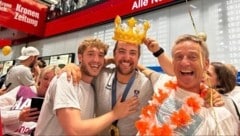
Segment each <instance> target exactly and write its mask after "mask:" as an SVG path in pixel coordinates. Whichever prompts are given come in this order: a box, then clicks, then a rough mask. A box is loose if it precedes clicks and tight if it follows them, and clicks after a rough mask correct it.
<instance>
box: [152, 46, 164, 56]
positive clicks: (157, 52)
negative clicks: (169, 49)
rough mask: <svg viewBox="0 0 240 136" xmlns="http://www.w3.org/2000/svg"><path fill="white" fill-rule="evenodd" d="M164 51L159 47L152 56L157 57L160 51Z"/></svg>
mask: <svg viewBox="0 0 240 136" xmlns="http://www.w3.org/2000/svg"><path fill="white" fill-rule="evenodd" d="M163 52H164V50H163V48H161V47H160V49H159V50H158V51H156V52H154V53H153V56H154V57H158V56H160V55H161V54H162V53H163Z"/></svg>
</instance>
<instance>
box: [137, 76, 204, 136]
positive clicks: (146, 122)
mask: <svg viewBox="0 0 240 136" xmlns="http://www.w3.org/2000/svg"><path fill="white" fill-rule="evenodd" d="M176 90H177V83H176V82H173V81H171V80H170V81H168V82H166V83H165V84H164V89H158V92H157V93H154V94H153V97H152V100H151V101H149V104H148V105H147V106H145V107H143V109H142V112H141V115H140V120H138V121H136V123H135V126H136V128H137V130H138V132H139V134H140V136H144V135H153V136H156V135H164V136H170V135H174V129H176V128H181V127H185V126H188V125H190V124H191V122H192V116H194V115H195V114H198V113H199V111H200V110H201V106H202V105H203V102H204V101H203V98H201V97H200V96H202V95H204V92H205V90H206V86H204V85H203V84H201V85H200V90H201V92H200V95H193V96H189V97H187V98H186V99H185V100H184V103H183V104H182V106H181V108H179V109H178V110H177V111H174V112H173V113H172V114H171V115H170V116H169V120H168V121H166V122H165V123H162V124H157V123H156V121H155V116H156V113H157V110H158V108H161V105H162V104H163V103H164V101H165V100H166V99H167V98H168V97H169V95H170V94H171V92H172V91H176Z"/></svg>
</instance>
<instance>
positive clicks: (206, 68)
mask: <svg viewBox="0 0 240 136" xmlns="http://www.w3.org/2000/svg"><path fill="white" fill-rule="evenodd" d="M209 64H210V60H209V59H206V61H205V68H204V70H205V71H207V70H208V67H209Z"/></svg>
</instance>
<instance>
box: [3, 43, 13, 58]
mask: <svg viewBox="0 0 240 136" xmlns="http://www.w3.org/2000/svg"><path fill="white" fill-rule="evenodd" d="M11 51H12V48H11V47H10V46H8V45H7V46H4V47H3V48H2V53H3V55H4V56H7V55H8V54H9V53H11Z"/></svg>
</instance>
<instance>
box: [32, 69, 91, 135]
mask: <svg viewBox="0 0 240 136" xmlns="http://www.w3.org/2000/svg"><path fill="white" fill-rule="evenodd" d="M60 108H75V109H79V110H80V111H81V118H82V119H89V118H93V117H94V91H93V88H92V86H91V85H90V84H88V83H85V82H83V81H80V84H78V85H75V86H73V84H72V81H71V82H69V81H68V80H67V76H66V73H63V74H62V75H61V76H60V77H59V78H56V77H55V78H54V79H53V80H52V82H51V83H50V85H49V88H48V90H47V92H46V95H45V99H44V102H43V106H42V110H41V113H40V116H39V119H38V122H37V123H38V124H37V127H36V130H35V135H64V134H65V133H64V131H63V128H62V127H61V126H60V124H59V122H58V119H57V116H56V110H57V109H60ZM79 116H80V115H79Z"/></svg>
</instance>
